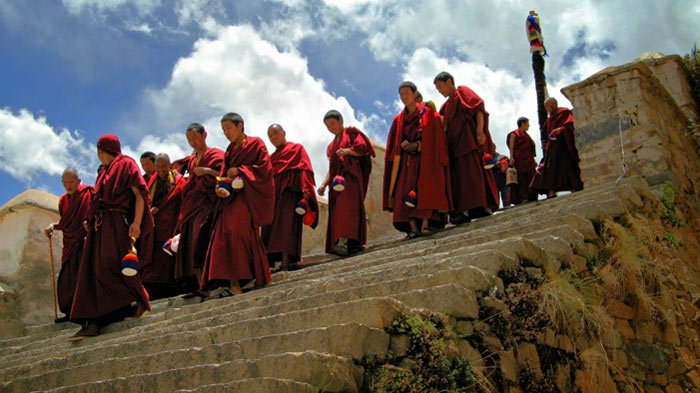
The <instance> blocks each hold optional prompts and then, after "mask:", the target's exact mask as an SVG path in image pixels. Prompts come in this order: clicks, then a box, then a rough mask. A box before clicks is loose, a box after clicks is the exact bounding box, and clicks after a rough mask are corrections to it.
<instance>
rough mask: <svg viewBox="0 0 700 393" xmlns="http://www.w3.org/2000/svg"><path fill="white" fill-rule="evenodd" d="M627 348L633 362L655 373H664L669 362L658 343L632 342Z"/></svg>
mask: <svg viewBox="0 0 700 393" xmlns="http://www.w3.org/2000/svg"><path fill="white" fill-rule="evenodd" d="M627 348H628V349H629V352H630V355H631V356H632V359H633V360H634V362H635V363H636V364H638V365H640V366H642V367H644V368H646V369H647V370H649V371H651V372H655V373H665V372H666V371H667V370H668V368H669V366H670V364H671V359H670V358H669V356H668V354H666V351H664V349H663V348H662V347H660V346H658V345H652V344H644V343H637V342H633V343H630V344H629V345H628V346H627Z"/></svg>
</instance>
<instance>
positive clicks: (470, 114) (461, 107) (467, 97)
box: [433, 72, 498, 225]
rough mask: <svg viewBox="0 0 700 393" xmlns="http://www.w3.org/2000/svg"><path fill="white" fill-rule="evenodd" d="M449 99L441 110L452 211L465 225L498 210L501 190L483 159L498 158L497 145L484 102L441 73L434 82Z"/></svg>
mask: <svg viewBox="0 0 700 393" xmlns="http://www.w3.org/2000/svg"><path fill="white" fill-rule="evenodd" d="M433 83H434V84H435V88H436V89H437V90H438V91H439V92H440V94H442V95H443V96H444V97H446V98H447V101H446V102H445V103H444V104H443V105H442V107H441V108H440V114H441V115H443V125H444V129H445V133H446V139H447V148H448V152H449V158H450V178H451V183H452V187H451V189H452V208H453V209H454V210H453V211H452V212H451V213H450V222H451V223H452V224H454V225H460V224H464V223H466V222H469V221H470V220H471V219H472V218H478V217H483V216H486V215H489V214H491V212H492V211H493V210H495V209H497V208H498V190H497V189H496V183H495V181H494V179H493V175H492V174H491V172H490V170H486V169H484V165H483V161H482V156H483V155H484V154H485V153H489V154H491V155H492V156H495V154H496V151H495V145H494V144H493V142H492V141H491V136H490V133H489V131H488V129H489V128H488V127H489V114H488V112H486V109H485V107H484V100H482V99H481V97H479V96H478V95H477V94H476V93H474V92H473V91H472V90H471V89H470V88H468V87H466V86H459V87H456V86H455V83H454V78H453V77H452V75H450V74H449V73H447V72H441V73H439V74H438V75H437V76H435V79H434V80H433Z"/></svg>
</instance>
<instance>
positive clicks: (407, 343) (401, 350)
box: [389, 334, 411, 357]
mask: <svg viewBox="0 0 700 393" xmlns="http://www.w3.org/2000/svg"><path fill="white" fill-rule="evenodd" d="M410 347H411V339H410V338H409V337H408V335H406V334H400V335H396V336H391V339H390V341H389V350H390V351H391V353H392V354H393V355H394V356H397V357H403V356H406V355H407V354H408V350H409V348H410Z"/></svg>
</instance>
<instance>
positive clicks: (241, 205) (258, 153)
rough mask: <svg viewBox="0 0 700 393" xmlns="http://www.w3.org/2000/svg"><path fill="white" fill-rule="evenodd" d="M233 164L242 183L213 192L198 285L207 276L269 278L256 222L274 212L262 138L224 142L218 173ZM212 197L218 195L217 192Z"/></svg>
mask: <svg viewBox="0 0 700 393" xmlns="http://www.w3.org/2000/svg"><path fill="white" fill-rule="evenodd" d="M230 168H238V170H239V172H240V176H241V177H243V188H241V189H240V190H233V191H232V192H231V195H230V196H229V197H228V198H224V199H222V198H219V207H218V209H217V213H216V218H215V219H214V224H213V227H212V228H213V229H212V235H211V241H210V242H209V248H208V250H207V257H206V259H205V262H204V269H203V274H202V287H203V288H207V287H208V284H209V282H210V281H212V280H227V281H238V283H239V284H240V285H244V284H245V283H247V282H249V281H251V280H255V284H256V285H264V284H267V283H268V282H270V281H272V275H271V273H270V266H269V264H268V261H267V255H266V252H265V246H264V245H263V242H262V239H261V238H260V227H261V226H264V225H269V224H271V223H272V220H273V218H274V214H275V206H274V204H275V185H274V184H273V173H272V164H271V163H270V155H269V154H268V153H267V148H266V147H265V143H264V142H263V141H262V139H260V138H257V137H253V136H246V137H245V139H244V141H243V142H242V143H241V144H240V145H238V146H234V144H233V143H231V144H229V146H228V148H227V149H226V157H225V159H224V166H223V168H222V170H221V175H222V176H226V173H227V172H228V170H229V169H230ZM217 198H218V197H217Z"/></svg>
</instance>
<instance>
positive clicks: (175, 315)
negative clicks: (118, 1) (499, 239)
mask: <svg viewBox="0 0 700 393" xmlns="http://www.w3.org/2000/svg"><path fill="white" fill-rule="evenodd" d="M521 243H522V242H518V243H517V244H520V245H521V246H522V247H523V248H525V249H527V245H526V244H521ZM514 245H515V243H514ZM514 245H513V246H510V248H514ZM484 248H487V247H486V246H484V245H482V246H481V247H480V248H479V249H475V250H474V252H472V253H476V254H478V252H481V251H483V249H484ZM514 249H515V248H514ZM464 251H465V252H464V253H461V255H458V256H457V257H455V258H454V259H446V260H442V261H439V262H435V261H434V256H428V257H424V258H422V259H420V260H417V261H414V262H418V264H419V265H420V267H414V266H412V265H413V264H412V263H408V262H407V261H402V266H399V267H396V268H392V269H391V270H390V271H388V272H386V274H385V275H384V277H381V276H373V275H372V274H371V273H372V272H371V271H368V272H367V274H365V275H366V276H368V277H366V278H364V279H359V280H356V281H347V282H346V283H345V284H342V282H343V281H340V282H339V284H338V285H345V286H344V287H349V286H352V285H358V283H368V282H372V281H368V280H376V281H374V282H381V281H383V280H390V279H391V278H392V277H407V276H410V275H416V274H429V273H431V272H435V271H437V270H440V269H443V268H451V267H454V266H456V265H457V264H463V265H474V266H477V267H478V266H481V267H483V268H484V269H485V270H486V271H488V270H489V269H493V268H496V270H494V271H493V272H492V274H495V273H496V272H497V269H500V266H501V265H500V264H498V263H496V262H498V261H501V262H504V261H505V262H508V263H512V261H508V260H507V259H504V258H503V256H501V255H499V253H497V252H490V253H489V252H485V253H484V254H483V255H474V256H473V257H471V258H469V254H470V252H469V250H464ZM351 273H353V274H358V273H359V274H364V273H362V271H355V272H351ZM305 284H306V288H304V290H302V291H297V292H296V293H292V294H289V293H278V291H279V289H277V290H275V291H268V293H267V295H266V296H256V297H247V295H253V294H255V293H249V294H244V295H241V296H237V297H234V298H231V299H223V300H220V301H211V302H207V303H204V304H202V305H199V306H202V308H204V309H202V310H199V309H196V308H195V309H184V310H168V311H167V312H165V314H164V315H162V316H161V320H157V321H155V320H154V318H155V316H149V317H147V318H143V319H141V320H129V321H125V322H122V323H118V324H114V325H113V326H110V327H109V328H108V329H107V330H105V332H106V333H109V332H115V331H118V330H119V329H124V327H125V326H131V327H132V329H129V330H127V331H120V332H119V333H120V335H122V336H123V335H127V336H128V335H131V334H138V333H139V332H140V331H142V332H144V333H146V332H147V333H148V334H154V333H159V334H160V333H163V332H170V331H174V330H176V329H181V328H182V327H181V326H180V325H181V324H182V323H192V324H195V325H194V326H196V328H201V327H205V326H212V325H215V324H218V323H222V322H224V320H230V319H232V318H238V315H237V314H236V315H234V313H235V312H236V311H237V310H243V309H251V308H254V307H258V308H259V307H263V306H269V305H272V304H275V303H278V302H281V301H284V300H285V298H287V299H300V296H302V295H304V292H308V293H306V294H305V296H309V294H313V293H323V292H325V291H326V288H323V287H317V288H315V285H314V284H315V282H314V281H309V282H307V283H305ZM299 285H301V283H299ZM265 290H268V288H265ZM314 291H315V292H314ZM321 291H323V292H321ZM255 292H259V293H263V290H261V291H255ZM275 293H278V295H277V296H275ZM299 304H310V305H312V306H313V305H314V303H313V302H302V303H299ZM193 307H194V306H193ZM213 309H214V310H213ZM195 310H196V311H195ZM193 311H195V312H193ZM218 314H225V315H224V316H217V315H218ZM159 327H163V328H164V329H166V330H164V331H161V330H159ZM131 330H133V331H131ZM70 334H72V331H71V332H67V333H65V335H63V336H60V335H59V336H56V337H52V338H51V339H48V340H44V341H40V342H37V343H32V344H30V345H26V346H24V347H23V348H21V349H18V350H17V351H16V353H15V354H12V355H6V356H5V359H4V361H3V365H2V368H5V367H7V366H8V365H10V364H14V363H15V361H16V360H17V359H19V358H21V357H23V356H25V355H28V356H33V355H39V354H40V353H41V352H42V351H47V350H54V349H56V348H51V346H52V345H56V346H57V348H60V350H67V349H68V350H69V349H70V348H75V349H76V350H78V349H79V347H80V345H82V344H79V345H78V346H77V348H76V346H70V345H68V344H67V343H65V341H64V340H65V339H66V338H67V337H68V336H69V335H70ZM114 337H115V336H114V335H109V334H105V335H103V336H100V337H98V338H95V339H91V340H90V341H91V342H100V341H103V340H106V339H115V338H114ZM118 340H121V341H127V338H126V337H121V338H119V339H118Z"/></svg>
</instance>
